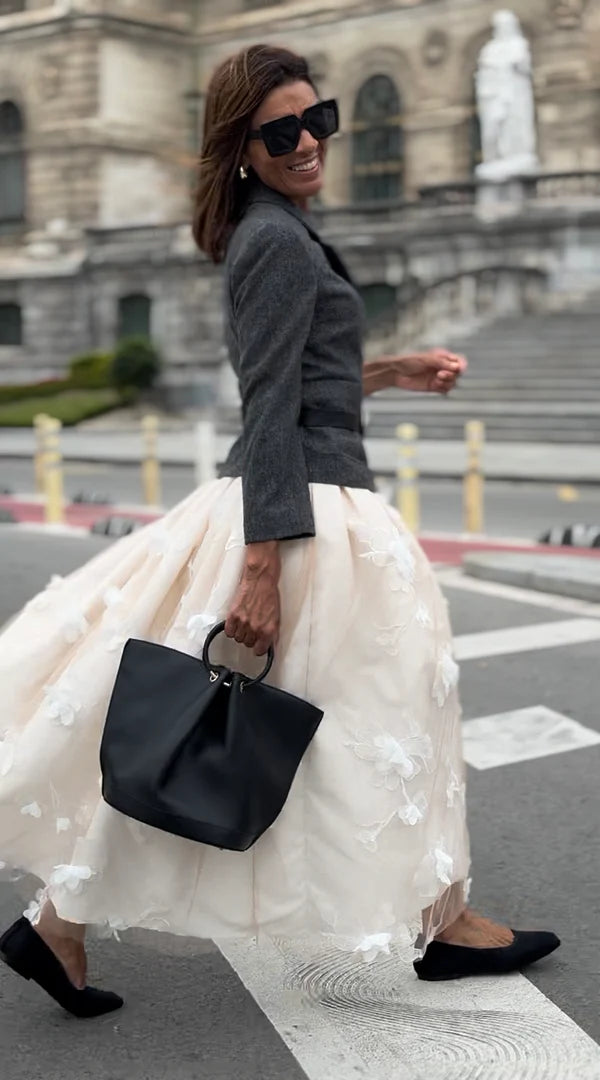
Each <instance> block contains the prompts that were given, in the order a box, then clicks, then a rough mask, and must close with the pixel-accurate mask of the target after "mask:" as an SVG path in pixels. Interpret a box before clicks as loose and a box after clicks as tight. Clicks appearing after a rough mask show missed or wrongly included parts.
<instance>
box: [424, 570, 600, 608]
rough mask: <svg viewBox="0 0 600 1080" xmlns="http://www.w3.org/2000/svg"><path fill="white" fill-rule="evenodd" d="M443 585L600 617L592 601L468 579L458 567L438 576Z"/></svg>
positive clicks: (534, 605) (531, 604)
mask: <svg viewBox="0 0 600 1080" xmlns="http://www.w3.org/2000/svg"><path fill="white" fill-rule="evenodd" d="M437 577H438V581H439V583H440V585H442V586H447V587H448V588H450V589H462V590H463V591H464V592H473V593H479V594H480V595H481V596H491V597H494V599H497V600H512V601H514V602H515V603H521V604H529V605H530V606H531V607H544V608H550V609H552V610H554V611H567V612H569V613H570V614H571V615H587V616H590V617H594V616H597V617H598V618H600V604H594V603H592V602H591V601H589V600H576V599H574V598H571V597H568V596H557V595H556V593H544V592H540V591H539V590H538V589H536V590H535V591H534V590H533V589H522V588H520V587H519V586H518V585H501V584H500V583H499V582H494V581H484V580H483V579H482V578H472V577H468V576H467V575H466V574H464V573H463V572H462V570H459V569H457V568H456V567H446V568H445V569H441V570H440V571H439V572H438V574H437Z"/></svg>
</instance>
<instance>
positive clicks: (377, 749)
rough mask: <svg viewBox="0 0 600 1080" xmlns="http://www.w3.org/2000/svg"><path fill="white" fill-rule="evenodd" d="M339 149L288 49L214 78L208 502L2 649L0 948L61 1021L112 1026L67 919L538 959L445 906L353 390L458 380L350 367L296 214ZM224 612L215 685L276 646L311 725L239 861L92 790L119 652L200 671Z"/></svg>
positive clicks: (534, 950)
mask: <svg viewBox="0 0 600 1080" xmlns="http://www.w3.org/2000/svg"><path fill="white" fill-rule="evenodd" d="M336 128H337V108H336V106H335V103H333V102H330V103H321V102H319V99H318V96H317V93H316V90H315V87H314V85H313V83H312V80H311V78H310V75H309V72H308V69H307V66H306V63H305V62H304V60H302V59H300V58H299V57H297V56H295V55H293V54H291V53H289V52H287V51H284V50H281V49H274V48H269V47H262V46H258V47H253V48H250V49H248V50H246V51H244V52H243V53H241V54H240V55H239V56H236V57H234V58H233V59H231V60H228V61H227V62H226V63H224V64H222V65H221V66H220V68H219V69H218V70H217V71H216V73H215V75H214V77H213V80H212V83H211V86H210V89H209V93H208V99H207V109H206V131H205V143H204V153H203V157H202V162H201V167H200V175H199V185H198V195H197V205H196V214H195V225H194V232H195V236H196V239H197V241H198V244H199V246H200V247H201V248H202V249H203V250H204V251H205V252H207V253H208V254H209V255H210V256H211V257H212V258H213V259H214V260H215V261H217V262H219V261H221V260H223V259H224V258H225V277H226V289H225V305H226V323H227V339H228V345H229V350H230V354H231V360H232V363H233V366H234V368H235V370H236V372H237V375H238V377H239V382H240V388H241V394H242V401H243V419H244V426H243V434H242V436H241V438H240V439H239V440H238V442H237V443H236V444H235V446H234V447H233V449H232V451H231V454H230V456H229V459H228V461H227V463H226V466H225V468H224V469H223V476H222V477H221V478H220V479H218V480H216V481H214V482H212V483H209V484H207V485H205V486H203V487H202V488H200V489H199V490H198V491H196V492H194V493H193V494H192V495H190V496H189V497H188V498H187V499H186V500H185V501H184V502H183V503H181V504H180V505H179V506H178V507H176V508H175V509H174V510H172V511H171V512H170V513H168V514H167V515H166V517H165V518H163V519H162V521H161V522H159V523H157V524H155V525H152V526H150V527H148V528H146V529H144V530H143V531H141V532H139V533H137V534H134V535H133V536H131V537H128V538H126V539H124V540H122V541H121V542H120V543H118V544H116V545H115V546H114V547H111V548H110V549H108V550H107V551H106V552H104V553H103V554H102V555H100V556H99V557H97V558H96V559H95V560H93V561H92V562H91V563H89V564H88V565H87V566H84V567H83V568H82V569H80V570H78V571H77V572H75V573H74V574H72V575H71V576H70V577H68V578H67V579H66V580H64V581H58V582H51V584H50V586H49V588H48V589H47V590H46V592H45V593H43V594H42V595H41V596H39V597H37V598H35V599H34V600H33V601H32V602H31V603H30V604H28V605H27V607H26V608H25V610H24V612H23V613H22V614H21V615H20V617H19V619H17V620H16V621H15V623H14V624H13V625H12V626H11V627H10V628H9V629H8V630H7V631H6V632H5V634H4V635H3V638H2V642H1V648H0V656H1V661H0V669H1V670H0V682H1V685H2V686H3V689H4V691H5V693H8V700H9V708H8V709H7V708H5V709H4V714H5V715H10V718H11V726H10V728H9V730H8V731H7V732H6V734H5V737H4V741H3V744H2V756H1V758H0V801H1V805H2V819H1V827H0V857H2V859H3V860H4V862H5V863H7V864H9V865H11V866H13V867H20V868H22V869H24V870H27V871H29V872H32V873H34V874H36V875H37V876H38V877H39V878H40V879H41V880H42V881H43V882H44V889H43V890H42V892H41V894H40V896H39V897H38V899H37V900H36V901H34V902H32V904H31V905H30V908H29V910H28V912H27V915H28V918H23V919H20V920H19V921H18V922H17V923H15V924H14V926H13V927H11V928H10V929H9V930H8V931H7V932H6V933H5V935H4V937H3V938H2V940H1V941H0V952H2V954H3V956H4V958H5V959H6V960H7V962H8V963H9V964H10V965H11V966H12V967H13V968H14V969H15V970H16V971H17V972H19V973H20V974H22V975H25V976H26V977H28V978H33V979H35V980H36V981H37V982H38V983H40V984H41V985H42V986H43V987H44V988H45V989H46V990H47V991H48V992H49V993H50V994H51V995H52V996H53V997H55V998H56V999H57V1000H58V1001H59V1002H60V1003H61V1004H63V1005H64V1006H65V1007H66V1008H68V1009H69V1010H70V1011H72V1012H74V1013H76V1014H77V1015H95V1014H97V1013H100V1012H104V1011H108V1010H110V1009H113V1008H118V1007H119V1005H120V1004H121V1003H122V1002H121V999H120V998H119V997H118V996H117V995H114V994H108V993H105V992H103V991H97V990H92V989H90V988H85V989H84V987H85V974H86V972H85V951H84V946H83V937H84V931H85V924H86V923H104V924H105V925H106V924H108V926H109V927H110V928H112V929H113V930H117V929H121V928H124V927H129V926H142V927H149V928H154V929H158V930H161V929H164V930H169V931H171V932H173V933H179V934H188V935H198V936H207V937H208V936H210V937H218V936H221V937H223V936H227V935H231V936H243V935H252V936H254V935H259V934H262V933H266V934H270V935H274V936H284V935H307V936H309V937H311V936H314V937H315V938H316V939H317V940H318V941H319V942H320V943H323V941H332V942H334V943H335V944H336V945H337V946H338V947H340V948H343V949H345V950H347V951H348V953H349V954H356V956H358V957H362V958H364V959H365V960H368V961H369V960H372V959H374V958H375V957H376V956H377V955H378V954H379V953H380V952H383V953H388V952H389V951H390V949H391V948H394V950H395V952H396V953H397V954H398V955H400V956H405V957H406V958H408V959H410V960H416V968H417V972H418V974H419V976H420V977H422V978H436V979H437V978H454V977H458V976H459V975H464V974H469V973H474V972H485V971H500V970H510V969H512V968H514V967H515V966H518V965H520V964H521V963H523V962H526V961H531V960H534V959H537V958H539V957H540V956H542V955H545V954H546V953H548V952H550V951H551V950H552V949H553V948H555V947H556V945H557V944H558V941H557V939H556V938H555V937H554V935H551V934H531V935H527V934H525V935H518V934H517V935H514V936H513V934H512V932H511V931H509V930H507V929H505V928H503V927H500V926H497V925H495V924H494V923H491V922H489V921H488V920H486V919H482V918H479V917H477V916H475V915H474V914H472V913H471V912H470V911H469V910H468V909H467V908H466V906H465V904H466V894H467V877H468V871H469V854H468V838H467V830H466V826H465V810H464V784H463V779H462V775H463V767H462V760H461V745H460V708H459V701H458V696H457V666H456V664H455V663H454V660H453V658H452V654H451V639H450V629H449V625H448V619H447V612H446V605H445V601H444V600H443V598H442V596H441V594H440V592H439V589H438V587H437V584H436V581H435V578H434V575H433V573H432V570H431V568H430V566H429V564H428V562H427V560H426V558H425V556H424V555H423V553H422V551H421V549H420V547H419V546H418V544H417V542H416V541H415V540H414V539H413V538H412V536H411V535H410V533H409V532H408V531H407V529H406V527H405V526H404V524H403V522H402V520H401V519H400V517H399V516H398V515H397V514H396V512H395V511H394V510H392V509H391V508H390V507H389V506H387V505H386V504H385V502H384V501H383V500H382V499H381V498H380V497H379V496H378V495H376V494H375V493H374V491H373V479H372V476H371V473H370V471H369V469H368V466H367V463H366V459H365V455H364V451H363V446H362V441H361V433H360V407H361V398H362V394H363V393H367V394H368V393H371V392H373V391H375V390H382V389H385V388H386V387H388V386H389V387H391V386H400V387H404V388H406V389H414V390H431V391H433V392H438V393H447V392H448V391H449V390H451V389H452V387H453V386H454V384H455V382H456V379H457V377H458V376H459V375H460V373H461V372H462V371H463V370H464V368H465V361H464V360H463V359H462V358H460V357H457V356H454V355H452V354H451V353H447V352H444V351H443V350H437V351H434V352H432V353H426V354H419V355H416V356H405V357H396V358H384V359H382V360H380V361H377V362H374V363H369V364H366V365H365V366H364V367H363V362H362V353H361V334H362V321H363V316H362V308H361V303H360V300H359V297H358V295H357V293H356V291H355V289H354V287H353V285H352V283H351V281H350V279H349V276H348V273H347V271H346V270H345V268H344V266H343V264H342V263H341V261H340V259H339V258H338V256H337V255H336V254H335V252H334V251H333V250H332V249H330V248H329V247H327V246H326V245H324V244H322V243H321V241H320V240H319V238H318V236H317V235H316V233H315V232H314V231H313V229H312V227H311V226H310V224H309V222H308V219H307V218H306V216H305V209H306V207H307V204H308V200H309V198H310V197H311V196H314V195H316V193H317V192H318V191H319V189H320V187H321V183H322V176H323V168H324V162H325V156H326V150H327V139H328V137H329V136H330V135H332V134H333V133H334V131H335V130H336ZM223 617H224V618H226V633H227V635H228V637H229V638H230V639H232V640H231V642H230V645H229V646H228V647H229V649H230V654H229V657H228V660H229V663H230V664H231V666H234V665H235V666H239V667H243V665H244V662H246V663H247V661H248V650H252V651H253V652H254V653H255V654H256V655H257V656H262V655H263V654H264V653H265V651H266V650H267V649H268V647H269V645H271V644H276V646H277V659H276V665H275V667H274V669H273V673H272V676H271V677H272V680H273V682H274V683H275V684H276V685H279V686H281V687H283V688H284V689H287V690H289V691H290V692H292V693H296V694H297V695H299V696H302V697H305V698H307V699H309V700H311V701H313V702H314V703H315V704H318V706H319V707H320V708H321V709H323V710H324V713H325V716H324V720H323V722H322V723H321V725H320V728H319V730H318V732H317V735H316V737H315V739H314V742H313V744H312V745H311V747H310V748H309V751H308V753H307V754H306V756H305V759H304V760H303V762H302V765H301V768H300V770H299V773H298V775H297V777H296V780H295V782H294V785H293V787H292V791H291V793H290V796H289V798H288V801H287V803H286V806H285V808H284V810H283V812H282V814H281V815H280V817H279V818H278V820H277V821H276V823H275V825H274V826H273V827H272V828H271V829H270V830H268V832H267V833H266V834H265V835H264V836H263V837H262V838H261V840H260V841H259V842H258V843H257V844H256V845H255V847H254V848H253V849H251V850H250V851H248V852H245V853H243V854H241V853H232V852H223V851H219V850H218V849H214V848H208V847H204V846H202V845H199V844H194V843H192V842H190V841H187V840H182V839H178V838H176V837H174V836H170V835H168V834H166V833H162V832H159V831H157V830H154V829H151V828H148V827H146V826H143V825H140V824H138V823H137V822H134V821H130V820H129V819H128V818H126V817H124V816H122V815H120V814H118V813H117V812H116V811H114V810H113V809H111V808H110V807H109V806H107V805H106V804H105V803H104V802H102V800H101V799H100V797H99V792H98V781H99V775H98V772H99V770H98V745H99V741H100V737H101V733H102V727H103V721H104V717H105V715H106V708H107V702H108V698H109V694H110V691H111V688H112V684H113V682H114V678H115V673H116V669H117V665H118V661H119V656H120V651H121V648H122V645H123V642H124V641H125V640H126V639H127V638H128V637H130V636H133V637H147V638H150V639H153V640H157V641H161V642H164V643H166V644H168V645H172V646H174V647H176V648H180V649H183V650H187V651H189V652H194V653H198V652H199V650H200V649H201V646H202V643H203V641H204V638H205V636H206V633H207V630H208V628H209V627H210V626H212V625H213V624H214V623H215V622H216V621H218V620H219V619H221V618H223ZM233 639H235V642H236V643H237V645H234V643H233ZM141 737H143V736H141ZM457 946H462V948H460V947H458V948H457Z"/></svg>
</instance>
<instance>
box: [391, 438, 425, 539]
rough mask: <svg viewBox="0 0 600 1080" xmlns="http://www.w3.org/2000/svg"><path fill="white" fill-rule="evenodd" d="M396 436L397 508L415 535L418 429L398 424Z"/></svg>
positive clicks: (417, 506)
mask: <svg viewBox="0 0 600 1080" xmlns="http://www.w3.org/2000/svg"><path fill="white" fill-rule="evenodd" d="M396 436H397V438H398V440H399V446H398V468H397V477H398V488H397V507H398V510H399V511H400V513H401V515H402V517H403V519H404V522H405V524H406V526H407V528H409V529H410V530H411V532H414V533H417V532H418V531H419V525H420V505H419V488H418V477H419V471H418V468H417V445H416V444H417V439H418V437H419V429H418V427H417V426H416V424H400V426H399V427H398V428H397V429H396Z"/></svg>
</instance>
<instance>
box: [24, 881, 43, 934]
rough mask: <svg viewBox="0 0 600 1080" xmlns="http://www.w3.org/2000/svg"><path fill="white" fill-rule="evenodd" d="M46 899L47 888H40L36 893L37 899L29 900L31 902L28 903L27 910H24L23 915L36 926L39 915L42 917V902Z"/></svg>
mask: <svg viewBox="0 0 600 1080" xmlns="http://www.w3.org/2000/svg"><path fill="white" fill-rule="evenodd" d="M45 899H46V890H45V889H38V891H37V892H36V894H35V899H34V900H30V901H29V904H28V905H27V907H26V908H25V911H24V912H23V915H24V916H25V918H26V919H29V922H30V923H31V924H32V926H35V925H36V923H37V922H38V920H39V917H40V915H41V913H42V904H43V902H44V900H45Z"/></svg>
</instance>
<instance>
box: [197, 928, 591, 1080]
mask: <svg viewBox="0 0 600 1080" xmlns="http://www.w3.org/2000/svg"><path fill="white" fill-rule="evenodd" d="M217 944H218V946H219V948H220V950H221V952H222V953H223V956H224V957H225V958H226V959H227V960H228V961H229V963H230V964H231V966H232V968H233V969H234V971H235V972H236V973H237V975H238V976H239V978H240V979H241V981H242V982H243V983H244V985H245V986H246V988H247V990H248V991H249V992H250V993H251V994H252V996H253V997H254V998H255V1000H256V1001H257V1002H258V1004H259V1006H260V1007H261V1008H262V1010H263V1012H264V1013H265V1014H266V1016H267V1017H268V1019H269V1020H270V1021H271V1023H272V1024H273V1026H274V1028H275V1029H276V1031H277V1032H278V1033H279V1035H280V1036H281V1038H282V1039H283V1040H284V1042H285V1043H286V1045H287V1046H288V1048H289V1049H290V1051H291V1052H292V1054H293V1055H294V1057H295V1058H296V1060H297V1061H298V1063H299V1065H300V1066H301V1068H302V1069H304V1071H305V1073H306V1075H307V1077H308V1080H392V1078H393V1080H431V1078H435V1080H483V1078H485V1080H507V1078H508V1077H510V1080H597V1078H598V1076H600V1047H598V1046H597V1044H596V1043H595V1042H594V1041H593V1040H592V1039H591V1038H590V1037H589V1036H588V1035H586V1034H585V1032H583V1031H582V1030H581V1028H580V1027H578V1025H577V1024H575V1023H574V1021H572V1020H571V1019H570V1018H569V1017H568V1016H566V1015H565V1014H564V1013H562V1012H561V1011H560V1009H559V1008H558V1007H557V1006H556V1005H554V1004H553V1003H552V1002H551V1001H549V1000H548V998H546V997H545V996H544V995H543V994H542V993H541V992H540V991H539V990H538V989H537V988H536V987H535V986H533V984H532V983H531V982H529V980H528V979H526V978H525V977H524V976H523V975H519V974H513V975H508V976H507V975H505V976H500V977H498V978H485V979H465V980H461V981H460V982H453V983H420V982H419V981H418V980H417V979H416V977H415V976H414V974H413V972H412V968H406V967H404V966H401V965H400V964H399V963H398V962H397V961H395V960H394V959H393V958H392V959H391V960H390V961H384V962H378V963H376V964H373V965H362V964H360V962H358V963H356V962H353V961H352V960H350V959H348V957H347V956H346V955H345V954H344V953H339V952H336V953H329V954H324V955H323V956H322V957H321V958H320V959H319V961H318V962H315V960H314V957H313V956H312V955H309V953H308V952H307V951H306V952H305V951H304V950H303V948H302V946H300V945H299V944H298V943H297V942H296V943H291V942H278V943H277V945H275V944H274V943H271V942H266V941H265V942H261V944H260V945H252V944H248V943H244V942H231V941H229V942H217ZM294 973H295V974H296V977H295V978H294V977H293V976H294ZM286 981H288V982H289V984H290V985H291V989H289V990H287V991H286V990H285V989H282V986H283V985H284V984H285V983H286Z"/></svg>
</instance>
